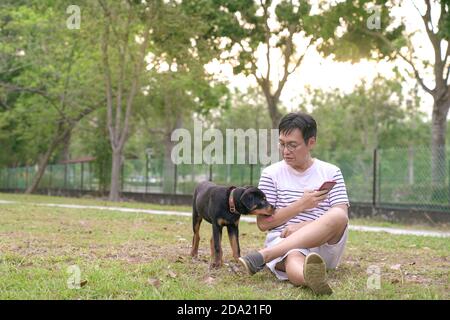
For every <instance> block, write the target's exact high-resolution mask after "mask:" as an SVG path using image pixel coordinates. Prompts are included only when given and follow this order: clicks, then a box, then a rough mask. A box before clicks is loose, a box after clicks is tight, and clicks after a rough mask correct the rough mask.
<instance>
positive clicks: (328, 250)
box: [264, 225, 348, 280]
mask: <svg viewBox="0 0 450 320" xmlns="http://www.w3.org/2000/svg"><path fill="white" fill-rule="evenodd" d="M280 234H281V231H274V232H269V233H268V234H267V237H266V242H265V243H264V245H265V246H266V247H272V246H274V245H276V244H278V243H280V242H281V241H283V240H284V239H286V238H280ZM347 237H348V225H347V227H346V228H345V231H344V234H343V235H342V237H341V239H340V240H339V242H338V243H336V244H328V243H325V244H323V245H321V246H320V247H315V248H308V249H303V248H299V249H292V250H289V251H288V252H287V253H286V254H285V255H284V256H281V257H279V258H276V259H274V260H272V261H270V262H269V263H267V264H266V266H267V267H268V268H269V269H270V271H272V272H273V273H274V274H275V276H276V277H277V278H278V279H280V280H288V277H287V274H286V272H283V271H280V270H276V269H275V265H276V264H277V263H278V262H280V261H282V260H283V259H284V258H286V256H287V255H288V254H289V253H291V252H295V251H298V252H300V253H302V254H303V255H304V256H307V255H308V254H309V253H311V252H315V253H317V254H319V255H320V256H321V257H322V258H323V260H324V261H325V264H326V266H327V269H336V267H337V266H338V265H339V262H340V261H341V257H342V255H343V253H344V249H345V244H346V242H347Z"/></svg>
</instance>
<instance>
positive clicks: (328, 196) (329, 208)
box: [240, 112, 349, 294]
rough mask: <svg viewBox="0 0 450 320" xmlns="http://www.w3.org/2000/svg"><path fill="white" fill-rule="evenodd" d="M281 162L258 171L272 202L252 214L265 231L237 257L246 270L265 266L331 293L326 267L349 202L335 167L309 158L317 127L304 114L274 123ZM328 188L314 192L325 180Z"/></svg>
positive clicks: (339, 246) (331, 264)
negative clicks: (268, 209) (259, 243)
mask: <svg viewBox="0 0 450 320" xmlns="http://www.w3.org/2000/svg"><path fill="white" fill-rule="evenodd" d="M279 133H280V137H279V147H280V151H281V152H282V154H283V160H282V161H280V162H277V163H275V164H273V165H271V166H269V167H267V168H266V169H264V171H263V172H262V175H261V179H260V181H259V186H258V187H259V188H260V189H261V190H262V191H263V192H264V193H265V194H266V196H267V200H268V201H269V202H270V203H271V204H272V205H273V206H275V207H276V208H277V209H276V210H275V214H274V215H273V216H271V217H263V216H258V217H257V224H258V227H259V229H260V230H261V231H267V230H269V232H268V234H267V237H266V242H265V248H264V249H261V250H259V251H254V252H251V253H250V254H248V255H246V256H244V257H241V258H240V262H241V264H243V265H244V267H245V268H246V269H247V271H248V272H249V273H250V274H254V273H256V272H258V271H260V270H262V269H263V267H264V266H265V265H267V267H268V268H269V269H270V270H271V271H272V272H273V273H274V274H275V275H276V277H277V278H278V279H280V280H289V281H290V282H291V283H292V284H294V285H296V286H300V285H305V286H308V287H310V288H311V289H312V290H313V291H314V293H316V294H331V293H332V290H331V288H330V286H329V285H328V283H327V279H326V269H327V268H328V269H334V268H336V267H337V266H338V264H339V261H340V259H341V257H342V254H343V252H344V248H345V243H346V241H347V233H348V231H347V230H348V228H347V224H348V215H347V209H348V206H349V201H348V197H347V190H346V187H345V183H344V178H343V176H342V173H341V171H340V169H339V168H338V167H336V166H334V165H332V164H329V163H327V162H324V161H321V160H319V159H314V158H312V157H311V150H312V149H313V147H314V146H315V144H316V133H317V125H316V122H315V120H314V119H313V118H312V117H311V116H309V115H307V114H304V113H300V112H298V113H289V114H287V115H286V116H284V117H283V118H282V119H281V121H280V125H279ZM330 180H332V181H336V185H335V186H334V187H333V188H332V189H331V190H325V191H312V190H317V189H318V188H319V187H320V186H321V185H322V183H323V182H325V181H330Z"/></svg>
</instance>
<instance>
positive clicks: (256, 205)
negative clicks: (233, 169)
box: [239, 187, 275, 216]
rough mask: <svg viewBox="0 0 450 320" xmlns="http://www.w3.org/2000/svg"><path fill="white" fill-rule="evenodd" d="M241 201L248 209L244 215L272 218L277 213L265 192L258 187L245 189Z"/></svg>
mask: <svg viewBox="0 0 450 320" xmlns="http://www.w3.org/2000/svg"><path fill="white" fill-rule="evenodd" d="M239 201H240V202H241V204H242V205H243V206H244V207H245V208H246V209H247V210H246V212H245V213H244V214H254V215H263V216H271V215H273V213H274V211H275V208H274V207H273V206H272V205H271V204H270V203H269V202H268V201H267V199H266V195H265V194H264V192H262V191H261V190H260V189H258V188H256V187H245V191H244V193H243V194H242V195H241V197H240V199H239Z"/></svg>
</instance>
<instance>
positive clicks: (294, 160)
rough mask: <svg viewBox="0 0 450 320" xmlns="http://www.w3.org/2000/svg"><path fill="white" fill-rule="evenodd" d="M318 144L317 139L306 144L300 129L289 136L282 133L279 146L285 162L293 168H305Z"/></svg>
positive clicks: (313, 138)
mask: <svg viewBox="0 0 450 320" xmlns="http://www.w3.org/2000/svg"><path fill="white" fill-rule="evenodd" d="M315 144H316V138H315V137H312V138H310V139H309V140H308V144H305V141H304V140H303V135H302V132H301V131H300V129H294V130H292V131H291V132H290V133H289V134H285V133H280V138H279V146H280V152H281V154H282V156H283V159H284V161H286V163H287V164H288V165H290V166H291V167H294V168H296V167H303V166H304V165H305V164H307V163H308V161H309V159H310V157H311V155H310V151H311V150H312V148H313V147H314V145H315Z"/></svg>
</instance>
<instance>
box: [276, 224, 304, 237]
mask: <svg viewBox="0 0 450 320" xmlns="http://www.w3.org/2000/svg"><path fill="white" fill-rule="evenodd" d="M311 222H312V221H304V222H300V223H295V224H290V225H288V226H287V227H286V228H284V229H283V231H281V234H280V238H287V237H289V236H290V235H291V234H293V233H294V232H295V231H297V230H299V229H301V228H303V227H304V226H306V225H307V224H310V223H311Z"/></svg>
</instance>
